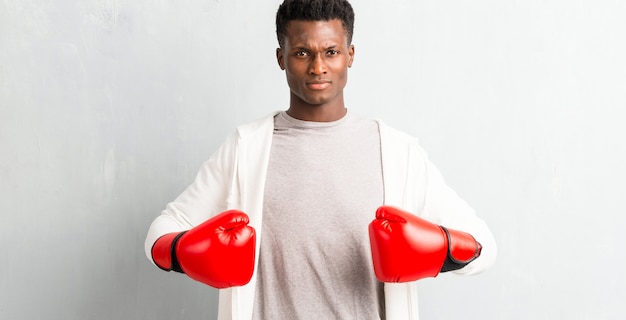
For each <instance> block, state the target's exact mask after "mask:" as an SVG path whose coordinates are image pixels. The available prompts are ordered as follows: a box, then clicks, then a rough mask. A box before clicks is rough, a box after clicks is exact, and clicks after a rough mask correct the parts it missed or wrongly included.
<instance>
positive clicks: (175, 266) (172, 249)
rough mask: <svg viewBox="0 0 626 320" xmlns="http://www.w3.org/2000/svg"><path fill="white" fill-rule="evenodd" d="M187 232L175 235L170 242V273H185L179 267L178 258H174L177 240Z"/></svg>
mask: <svg viewBox="0 0 626 320" xmlns="http://www.w3.org/2000/svg"><path fill="white" fill-rule="evenodd" d="M186 232H187V231H183V232H181V233H179V234H178V235H176V237H175V238H174V240H172V245H171V247H170V253H171V255H172V256H171V257H172V258H171V259H172V271H176V272H180V273H185V272H184V271H183V269H182V268H181V267H180V263H179V262H178V257H177V256H176V245H177V244H178V240H179V239H180V237H182V236H183V235H184V234H185V233H186Z"/></svg>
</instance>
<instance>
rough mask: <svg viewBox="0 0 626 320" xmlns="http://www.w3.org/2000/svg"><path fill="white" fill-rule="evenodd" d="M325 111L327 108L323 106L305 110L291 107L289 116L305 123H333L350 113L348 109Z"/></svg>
mask: <svg viewBox="0 0 626 320" xmlns="http://www.w3.org/2000/svg"><path fill="white" fill-rule="evenodd" d="M324 109H326V108H325V107H323V106H318V107H316V108H311V109H304V110H303V109H298V108H293V107H289V109H288V110H287V114H288V115H289V116H291V117H293V118H296V119H298V120H303V121H313V122H332V121H337V120H339V119H341V118H343V117H344V116H345V115H346V113H347V112H348V109H346V108H345V107H341V108H334V109H329V110H324Z"/></svg>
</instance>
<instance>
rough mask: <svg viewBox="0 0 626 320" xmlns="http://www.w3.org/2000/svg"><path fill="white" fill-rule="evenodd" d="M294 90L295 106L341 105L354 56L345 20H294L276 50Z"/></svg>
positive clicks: (292, 99) (291, 88) (293, 101)
mask: <svg viewBox="0 0 626 320" xmlns="http://www.w3.org/2000/svg"><path fill="white" fill-rule="evenodd" d="M276 55H277V58H278V64H279V65H280V67H281V69H283V70H285V74H286V75H287V84H288V85H289V88H290V90H291V105H292V106H294V104H295V106H300V107H307V106H319V105H326V106H341V107H343V88H344V87H345V86H346V82H347V80H348V68H349V67H350V66H351V65H352V60H353V58H354V46H352V45H349V44H348V41H347V36H346V32H345V30H344V28H343V25H342V23H341V20H339V19H335V20H330V21H300V20H294V21H290V22H289V24H288V25H287V34H286V36H285V41H284V44H283V47H282V48H278V49H277V51H276Z"/></svg>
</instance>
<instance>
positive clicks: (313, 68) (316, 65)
mask: <svg viewBox="0 0 626 320" xmlns="http://www.w3.org/2000/svg"><path fill="white" fill-rule="evenodd" d="M326 71H327V69H326V63H325V62H324V58H323V57H322V55H321V54H319V53H318V54H316V55H315V56H314V58H313V60H311V64H310V65H309V73H310V74H325V73H326Z"/></svg>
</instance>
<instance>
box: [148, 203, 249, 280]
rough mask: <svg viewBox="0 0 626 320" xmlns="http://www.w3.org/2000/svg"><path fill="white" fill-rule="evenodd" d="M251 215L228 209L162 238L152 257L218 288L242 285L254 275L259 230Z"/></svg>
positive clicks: (153, 247)
mask: <svg viewBox="0 0 626 320" xmlns="http://www.w3.org/2000/svg"><path fill="white" fill-rule="evenodd" d="M249 222H250V221H249V218H248V216H247V215H246V214H245V213H243V212H241V211H238V210H229V211H225V212H222V213H220V214H218V215H217V216H215V217H213V218H211V219H209V220H207V221H205V222H203V223H201V224H200V225H198V226H196V227H195V228H192V229H191V230H188V231H183V232H180V233H178V232H174V233H169V234H166V235H164V236H162V237H160V238H159V239H158V240H157V241H156V242H155V243H154V245H153V246H152V260H153V261H154V263H155V264H156V265H157V266H158V267H159V268H161V269H163V270H165V271H171V270H173V271H177V272H182V273H185V274H187V276H189V277H190V278H192V279H194V280H196V281H199V282H202V283H205V284H207V285H209V286H211V287H215V288H218V289H222V288H228V287H234V286H242V285H244V284H246V283H248V282H250V279H251V278H252V273H253V271H254V257H255V250H256V244H255V243H256V233H255V230H254V228H253V227H251V226H248V223H249Z"/></svg>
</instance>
